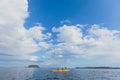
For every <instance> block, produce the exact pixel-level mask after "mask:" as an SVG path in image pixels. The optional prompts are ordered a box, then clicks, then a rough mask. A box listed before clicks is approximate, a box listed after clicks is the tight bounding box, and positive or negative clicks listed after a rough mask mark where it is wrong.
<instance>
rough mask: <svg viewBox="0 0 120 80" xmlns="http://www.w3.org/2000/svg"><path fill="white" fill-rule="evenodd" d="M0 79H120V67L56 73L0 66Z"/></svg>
mask: <svg viewBox="0 0 120 80" xmlns="http://www.w3.org/2000/svg"><path fill="white" fill-rule="evenodd" d="M0 80H120V69H71V71H70V72H68V73H54V72H52V71H51V69H48V68H38V69H31V68H0Z"/></svg>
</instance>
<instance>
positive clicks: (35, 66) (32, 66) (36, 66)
mask: <svg viewBox="0 0 120 80" xmlns="http://www.w3.org/2000/svg"><path fill="white" fill-rule="evenodd" d="M28 68H39V66H38V65H29V66H28Z"/></svg>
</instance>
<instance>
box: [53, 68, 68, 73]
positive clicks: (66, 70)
mask: <svg viewBox="0 0 120 80" xmlns="http://www.w3.org/2000/svg"><path fill="white" fill-rule="evenodd" d="M52 72H70V70H68V69H64V68H62V69H54V70H52Z"/></svg>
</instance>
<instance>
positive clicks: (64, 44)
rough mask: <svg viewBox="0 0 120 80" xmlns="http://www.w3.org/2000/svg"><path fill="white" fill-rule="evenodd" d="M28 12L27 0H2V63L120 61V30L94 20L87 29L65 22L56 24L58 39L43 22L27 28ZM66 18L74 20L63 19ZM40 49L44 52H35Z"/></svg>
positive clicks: (0, 57)
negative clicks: (59, 24)
mask: <svg viewBox="0 0 120 80" xmlns="http://www.w3.org/2000/svg"><path fill="white" fill-rule="evenodd" d="M28 16H29V14H28V3H27V0H20V1H16V0H1V2H0V63H3V62H5V61H6V62H7V61H11V62H12V61H13V62H15V63H16V61H17V62H18V63H19V62H21V61H24V62H27V61H28V62H29V61H34V62H37V61H40V60H43V61H40V64H41V65H61V63H63V62H64V64H66V65H67V64H70V62H71V60H72V61H73V59H74V62H73V65H74V64H80V63H76V60H77V62H81V61H79V60H82V59H84V60H91V61H89V63H88V64H99V65H102V64H104V65H105V64H117V63H119V56H120V54H119V52H120V46H119V45H120V31H119V30H110V29H107V28H105V27H102V26H100V25H96V24H94V25H91V26H89V27H90V28H89V29H88V28H86V29H87V30H86V31H84V29H83V28H84V25H81V24H77V25H71V26H68V25H63V26H60V27H57V28H55V27H53V28H52V31H53V34H54V35H56V36H57V38H56V39H57V40H56V39H55V38H54V39H52V38H51V36H52V34H51V33H49V32H44V31H45V30H46V29H45V28H44V27H43V26H41V25H37V26H33V27H31V28H30V29H25V28H24V23H25V19H26V18H27V17H28ZM64 22H67V23H69V22H70V21H69V20H65V21H63V22H61V23H63V24H64ZM51 40H52V41H51ZM43 50H44V51H43ZM37 51H39V52H40V53H43V55H41V56H35V55H34V54H32V53H35V52H37ZM42 51H43V52H42ZM84 60H82V61H84ZM2 61H3V62H2ZM103 62H104V63H103ZM20 64H22V63H20ZM84 64H87V63H84Z"/></svg>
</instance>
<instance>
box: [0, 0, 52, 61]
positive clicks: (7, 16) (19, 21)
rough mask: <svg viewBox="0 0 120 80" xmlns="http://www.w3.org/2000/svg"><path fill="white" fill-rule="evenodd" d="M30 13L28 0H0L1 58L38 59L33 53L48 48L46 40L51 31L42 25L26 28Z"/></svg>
mask: <svg viewBox="0 0 120 80" xmlns="http://www.w3.org/2000/svg"><path fill="white" fill-rule="evenodd" d="M28 16H29V14H28V2H27V0H20V1H16V0H1V2H0V58H1V61H2V60H4V59H6V60H14V61H15V60H30V61H36V60H37V56H33V55H31V53H34V52H36V51H38V50H41V49H43V48H48V47H49V44H48V43H47V42H45V41H44V40H46V39H47V38H50V35H51V34H50V33H44V34H43V31H44V30H45V28H43V27H42V26H40V25H38V26H33V27H32V28H30V29H29V30H27V29H25V28H24V23H25V18H27V17H28Z"/></svg>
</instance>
